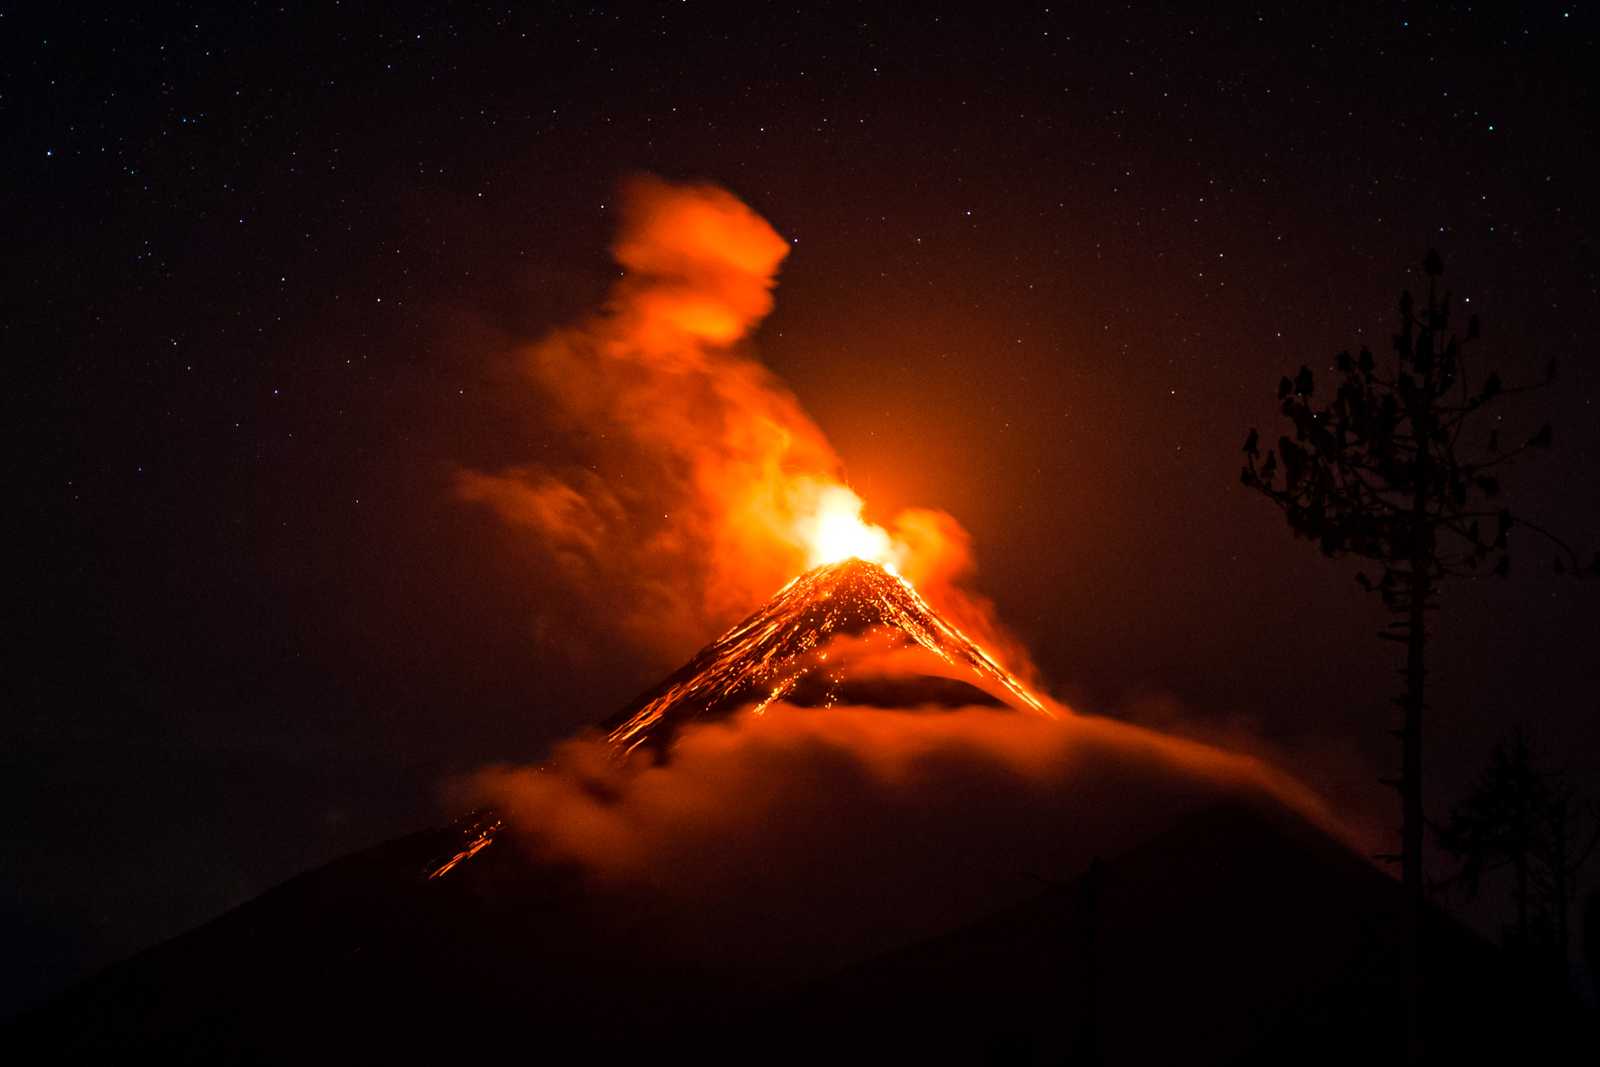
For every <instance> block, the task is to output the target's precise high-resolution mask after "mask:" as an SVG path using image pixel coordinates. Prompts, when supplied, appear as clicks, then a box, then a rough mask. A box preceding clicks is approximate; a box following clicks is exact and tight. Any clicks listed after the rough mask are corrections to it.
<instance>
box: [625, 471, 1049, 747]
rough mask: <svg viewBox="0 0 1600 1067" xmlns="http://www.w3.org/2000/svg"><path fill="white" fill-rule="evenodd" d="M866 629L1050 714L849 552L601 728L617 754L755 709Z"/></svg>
mask: <svg viewBox="0 0 1600 1067" xmlns="http://www.w3.org/2000/svg"><path fill="white" fill-rule="evenodd" d="M851 495H852V496H854V494H851ZM880 532H881V531H880ZM873 629H878V630H884V631H890V632H892V633H895V634H898V635H899V636H900V637H901V638H902V639H903V640H906V641H907V642H908V643H911V644H914V645H916V646H920V647H921V648H923V649H926V650H927V651H929V652H932V653H933V654H934V655H935V656H937V657H938V658H939V659H940V660H941V661H943V662H944V663H946V664H948V665H949V666H951V667H953V668H957V669H959V670H961V671H964V672H967V673H969V674H970V676H972V677H974V678H976V679H978V680H980V681H981V682H983V683H984V684H985V685H986V686H987V687H988V688H990V689H991V690H994V691H996V695H997V696H998V697H999V702H1001V703H1004V704H1009V705H1010V706H1012V707H1014V708H1016V709H1018V710H1024V711H1030V712H1036V713H1038V714H1041V715H1046V716H1050V717H1052V718H1053V717H1055V716H1054V713H1053V712H1052V711H1050V710H1049V709H1048V708H1047V707H1046V706H1045V704H1044V703H1043V702H1042V701H1040V700H1039V698H1038V697H1036V696H1034V695H1033V694H1032V693H1031V692H1029V691H1028V689H1027V687H1026V686H1024V685H1023V684H1022V682H1020V681H1019V680H1018V679H1017V678H1015V677H1014V676H1013V675H1012V674H1011V673H1010V672H1009V671H1007V670H1006V669H1005V668H1004V667H1002V666H1000V665H999V664H998V663H997V662H995V660H994V658H993V657H992V656H990V655H989V654H988V653H987V652H985V651H984V650H983V649H982V648H981V647H980V646H979V645H978V644H977V643H976V642H974V641H973V640H972V639H971V638H969V637H968V636H967V635H966V634H964V633H962V632H961V630H959V629H958V628H957V627H955V626H954V625H952V624H951V623H949V622H947V621H946V620H945V619H944V618H942V617H941V616H940V615H939V613H938V612H936V611H935V610H934V609H933V608H932V607H930V606H929V605H928V603H927V601H925V600H923V599H922V597H921V595H919V594H918V593H917V591H916V588H915V587H914V586H912V584H911V583H910V582H909V581H907V580H906V579H905V578H903V577H901V576H899V575H897V574H891V573H889V572H888V570H887V569H885V568H884V567H882V566H880V565H878V564H876V563H873V562H871V561H868V560H863V559H859V558H855V557H850V558H847V559H844V560H841V561H838V562H834V563H826V564H823V565H821V566H819V567H816V568H814V569H812V570H810V571H807V572H806V573H805V574H802V575H801V576H799V577H798V578H795V579H794V580H793V581H791V582H790V583H789V584H788V585H786V586H784V587H783V588H782V589H781V590H779V591H778V593H777V594H776V595H774V596H773V597H772V599H771V600H769V601H768V602H767V603H766V604H765V605H764V606H763V607H762V608H761V609H760V610H758V611H757V612H756V613H755V614H753V615H751V616H750V617H749V618H747V619H745V620H744V621H743V622H741V623H739V624H738V625H737V626H735V627H733V629H731V630H729V631H728V632H727V633H725V634H723V635H722V636H721V637H719V638H718V639H717V640H716V641H714V642H712V643H711V644H710V645H708V646H707V647H706V648H705V649H704V650H702V651H701V653H700V654H699V655H698V656H696V657H695V658H694V659H693V660H691V661H690V662H689V664H688V665H687V666H685V667H684V668H683V670H681V671H679V672H678V673H677V674H675V675H673V676H672V677H670V678H668V679H667V680H666V682H665V683H663V684H662V686H661V687H660V688H659V689H657V690H656V691H655V692H653V693H650V694H647V695H646V696H645V697H644V698H642V699H641V701H640V703H639V704H637V705H635V706H634V707H633V708H631V709H629V710H628V711H627V712H625V713H624V714H623V716H622V717H621V718H620V720H619V721H615V722H614V723H613V725H612V726H611V728H610V730H609V732H608V734H607V736H608V738H609V740H610V741H611V743H612V744H613V745H615V746H617V748H618V749H619V750H620V751H622V752H624V753H627V752H631V751H633V750H634V749H635V748H638V747H639V746H640V745H643V744H646V743H650V744H654V745H661V744H663V743H664V742H665V741H666V739H667V738H668V737H669V736H670V734H671V732H672V731H673V730H675V729H676V728H677V727H678V726H680V725H681V724H682V721H685V720H694V719H700V718H702V717H704V716H706V715H711V714H716V713H717V711H718V709H722V710H726V709H728V708H729V707H731V706H736V705H741V704H742V705H746V706H753V707H754V709H755V710H756V712H757V713H759V712H761V711H764V710H765V709H766V707H767V706H768V705H770V704H772V703H773V702H774V701H777V700H781V699H783V698H784V697H785V696H787V695H788V694H789V693H791V692H792V691H794V690H795V689H796V688H797V687H798V686H800V685H802V684H804V683H805V682H807V681H809V680H810V678H809V676H811V675H813V674H815V673H817V672H819V671H823V670H825V668H824V666H823V665H824V663H825V662H826V660H827V643H828V642H829V640H830V639H832V638H833V637H835V636H837V635H846V634H857V633H862V632H865V631H869V630H873ZM826 702H831V697H830V698H829V699H828V701H826Z"/></svg>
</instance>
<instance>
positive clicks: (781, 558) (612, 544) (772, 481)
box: [455, 177, 1031, 676]
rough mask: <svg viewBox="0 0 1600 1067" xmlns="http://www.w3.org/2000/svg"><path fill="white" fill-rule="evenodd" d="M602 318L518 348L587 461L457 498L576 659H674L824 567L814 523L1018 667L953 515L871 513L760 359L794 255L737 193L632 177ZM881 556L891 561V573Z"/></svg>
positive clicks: (483, 480) (484, 478) (469, 479)
mask: <svg viewBox="0 0 1600 1067" xmlns="http://www.w3.org/2000/svg"><path fill="white" fill-rule="evenodd" d="M621 202H622V211H621V227H620V232H619V234H618V236H617V238H616V241H615V243H614V245H613V247H612V250H611V251H612V255H613V256H614V258H615V259H616V261H617V263H618V264H619V265H620V266H621V268H622V276H621V278H620V279H619V280H618V281H617V283H616V284H615V285H614V287H613V289H612V291H611V294H610V297H609V299H608V300H607V302H606V304H605V306H604V307H603V308H602V309H600V310H599V311H597V312H596V313H594V314H593V315H591V316H589V317H587V318H585V319H584V320H582V321H580V322H577V323H574V324H572V325H569V326H564V327H561V328H559V329H556V330H554V331H552V332H551V333H549V334H548V335H547V336H545V337H544V338H542V339H541V340H539V341H537V342H535V343H533V344H531V345H530V346H529V347H528V348H527V350H526V351H525V352H524V353H522V354H521V356H520V362H521V365H522V366H523V367H524V368H525V370H526V374H527V380H528V382H529V384H530V387H531V392H530V398H529V399H530V403H531V404H536V405H537V407H538V410H539V411H540V412H541V413H542V414H543V416H544V417H545V418H546V419H547V420H552V421H553V422H554V424H555V425H556V426H557V427H558V428H561V429H566V430H570V431H571V433H570V436H571V439H572V440H573V441H574V442H575V443H576V442H581V443H582V448H583V454H582V455H581V456H580V457H579V461H578V462H577V463H575V464H572V465H570V466H565V467H552V466H549V465H546V464H542V463H540V462H537V461H530V462H528V463H525V464H521V465H517V466H514V467H510V468H505V469H499V470H492V471H485V470H472V469H467V470H461V471H459V472H457V475H456V479H455V490H456V492H457V494H458V495H459V496H460V497H461V498H463V499H465V500H467V501H472V502H475V503H478V504H482V505H485V506H487V507H489V508H491V509H492V510H493V511H494V512H495V513H496V514H498V515H499V516H500V517H501V518H502V519H503V520H505V521H506V522H508V523H510V524H512V525H513V526H515V527H517V528H518V529H521V530H525V531H527V532H528V534H530V535H531V537H532V539H533V541H534V543H535V547H536V551H537V554H538V556H539V557H540V558H541V559H542V560H544V561H545V562H546V563H547V564H548V568H547V570H548V573H549V577H550V578H551V579H552V580H553V582H554V583H556V586H557V588H559V589H561V590H562V591H564V592H565V593H566V594H568V595H567V596H565V597H564V598H563V610H564V612H565V613H566V616H567V617H566V618H565V619H564V620H563V621H564V622H567V623H569V624H570V626H571V629H572V631H573V642H572V643H573V644H574V645H575V646H581V645H582V644H583V643H584V642H585V641H587V640H590V639H592V634H593V633H594V632H603V633H604V634H606V636H607V638H608V639H609V640H620V641H622V642H624V643H626V645H627V647H629V648H630V649H632V650H634V651H636V652H638V653H641V654H644V655H646V656H647V657H648V658H650V659H652V660H655V661H659V662H660V663H663V664H665V663H670V662H672V661H673V660H675V659H677V658H681V657H682V656H684V655H686V654H687V653H688V652H690V651H692V650H693V649H694V648H697V647H699V646H700V645H701V644H703V643H704V642H705V640H706V639H707V638H708V637H709V636H711V635H713V634H716V633H719V632H721V630H722V629H724V628H725V627H726V626H727V625H729V624H730V623H732V622H734V621H735V620H737V619H738V618H740V617H742V616H743V615H744V614H746V613H747V612H749V611H750V610H751V609H752V608H753V607H755V606H756V605H758V604H760V603H761V602H762V601H764V600H765V599H766V598H767V597H769V596H770V595H772V594H773V593H774V592H776V591H777V590H778V589H779V588H780V587H781V586H783V584H784V583H785V582H787V581H789V580H790V579H791V578H793V577H794V576H795V575H797V574H799V573H801V572H802V571H803V570H805V569H807V567H808V566H810V565H811V564H812V563H814V562H817V560H816V558H815V553H814V541H815V539H816V536H817V531H818V529H819V528H821V527H826V526H830V525H837V524H838V523H839V522H840V521H843V522H844V523H846V524H853V525H854V526H855V527H857V528H858V529H859V530H860V531H861V533H862V535H863V536H864V538H865V539H866V540H867V541H869V542H872V543H877V544H882V545H883V546H884V551H885V553H886V554H887V555H888V556H890V557H892V565H893V566H895V567H896V568H897V569H898V570H899V572H900V573H901V574H902V575H904V576H905V577H907V578H909V579H910V580H911V581H912V582H914V583H915V584H916V585H917V586H918V589H919V591H921V592H922V594H923V595H924V597H926V598H927V599H928V600H929V601H930V602H931V603H933V604H934V605H935V606H936V607H937V608H938V609H939V610H940V611H942V612H943V613H945V614H946V615H947V617H949V618H950V619H951V620H952V621H953V622H955V623H956V625H958V626H960V627H962V628H963V629H964V630H966V631H967V632H968V633H969V634H971V635H972V636H973V637H975V638H977V639H979V640H980V641H981V642H982V643H984V644H985V645H986V646H988V647H989V649H990V651H991V652H992V653H994V654H995V655H997V656H999V657H1000V658H1001V659H1002V660H1004V661H1006V665H1007V666H1008V667H1010V668H1011V669H1012V670H1013V671H1014V672H1017V673H1020V674H1023V675H1024V676H1026V675H1028V674H1030V673H1031V668H1030V667H1029V666H1028V664H1027V661H1026V656H1025V653H1024V652H1023V650H1022V648H1021V647H1020V645H1018V644H1017V643H1016V642H1015V641H1012V640H1010V639H1009V638H1008V637H1006V636H1005V634H1004V633H1003V632H1002V631H1001V630H1000V628H999V627H998V626H996V625H995V624H994V617H993V613H992V611H990V610H989V605H988V604H987V602H986V601H984V600H983V599H981V598H979V597H977V596H974V595H972V594H970V593H968V592H965V591H964V590H963V589H962V588H961V587H960V585H959V583H960V582H961V581H962V579H964V578H965V577H966V576H967V575H968V574H969V573H970V571H971V569H972V555H971V552H970V545H969V540H968V537H967V535H966V532H965V531H964V530H963V529H962V528H961V526H960V524H959V523H957V522H956V520H955V519H954V518H952V517H951V516H949V515H948V514H946V513H944V512H941V511H937V510H933V509H922V508H916V509H908V510H906V511H904V512H902V513H901V514H899V515H898V516H896V517H895V518H894V520H893V521H892V522H891V523H889V526H888V529H887V530H885V529H882V528H879V527H876V526H873V525H872V524H870V523H865V522H864V521H863V520H862V519H861V510H862V506H863V505H862V501H861V499H860V498H859V497H858V496H856V495H855V493H854V492H853V491H851V490H850V489H849V487H848V486H847V485H846V484H845V480H844V473H843V471H844V465H843V463H842V462H841V460H840V458H839V456H838V454H837V453H836V452H835V451H834V450H833V447H832V446H831V445H830V444H829V442H828V440H827V437H826V436H825V435H824V434H823V432H822V430H821V429H820V428H819V427H818V426H817V424H816V423H815V422H814V421H812V419H811V418H810V416H809V415H807V414H806V412H805V411H804V409H803V408H802V407H801V405H800V403H799V401H798V400H797V399H796V398H795V396H794V395H793V394H792V393H791V392H790V391H789V390H788V389H786V388H785V387H784V386H783V385H782V383H781V382H779V381H778V380H777V379H776V378H775V377H774V376H773V375H772V374H771V372H770V371H768V370H767V369H766V368H765V367H764V366H763V365H762V364H761V363H759V362H758V361H757V360H756V359H755V358H753V357H752V356H751V355H750V354H749V351H748V342H747V339H748V338H749V336H750V334H751V332H752V331H753V330H754V329H755V328H756V326H757V325H758V324H759V323H760V321H761V320H762V319H763V318H764V317H765V316H766V315H767V314H768V312H770V311H771V310H772V306H773V292H772V290H773V286H774V285H775V283H776V278H777V272H778V268H779V266H780V265H781V264H782V262H783V260H784V258H785V257H786V256H787V255H788V253H789V245H788V243H787V242H786V241H785V240H784V239H783V238H782V237H780V236H779V235H778V233H777V232H776V231H775V230H774V229H773V228H772V227H771V226H770V225H768V223H767V222H766V221H765V220H764V219H762V218H761V217H760V216H759V215H757V214H756V213H755V212H754V211H752V210H751V209H750V208H749V207H747V206H746V205H745V204H743V203H742V202H740V201H739V200H738V199H737V198H735V197H734V196H733V195H732V194H730V193H728V192H727V191H725V190H723V189H720V188H717V187H714V186H709V185H695V184H690V185H679V184H669V183H667V182H664V181H662V180H660V179H657V178H653V177H641V178H637V179H634V180H632V181H630V182H627V183H625V185H624V188H623V190H622V197H621ZM886 562H887V561H886Z"/></svg>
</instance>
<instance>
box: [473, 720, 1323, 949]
mask: <svg viewBox="0 0 1600 1067" xmlns="http://www.w3.org/2000/svg"><path fill="white" fill-rule="evenodd" d="M472 789H473V791H474V793H475V799H477V800H479V801H482V802H487V803H490V804H492V805H494V806H495V807H496V808H498V809H499V810H501V811H502V812H504V813H505V814H506V815H507V816H508V817H509V818H510V820H511V822H512V825H514V826H515V827H517V828H518V833H519V841H520V843H521V844H522V845H523V847H526V848H529V849H531V850H532V851H533V852H534V854H535V855H536V856H537V858H538V859H540V860H542V861H546V862H549V863H552V864H555V865H558V866H574V867H576V868H577V869H579V870H581V871H582V872H583V874H584V877H585V878H586V879H588V881H589V883H590V885H591V886H592V889H593V891H594V892H596V893H598V894H602V895H613V896H618V897H628V896H630V895H632V896H634V897H638V896H641V895H642V896H646V897H648V899H650V900H651V901H652V902H653V903H652V907H653V908H654V918H653V921H652V926H651V935H650V936H651V938H652V941H653V942H654V947H655V948H656V949H658V950H668V951H674V952H676V953H677V954H679V955H683V956H687V957H689V958H691V959H699V960H700V961H701V962H705V963H708V964H712V965H720V966H728V965H732V966H741V965H755V964H760V965H761V966H763V967H773V966H779V967H783V968H796V967H797V968H802V969H803V968H809V967H814V966H826V965H831V964H837V963H839V962H840V961H843V960H846V959H849V958H852V957H857V956H860V955H863V954H865V953H868V952H872V951H876V950H882V949H887V948H889V947H891V946H892V945H894V944H897V943H904V942H907V941H909V940H912V939H914V938H917V937H920V936H926V935H928V934H931V933H933V932H936V931H938V930H940V929H944V928H948V927H949V926H951V925H953V924H955V923H958V922H960V921H961V920H962V919H965V918H971V917H973V916H976V915H980V914H983V913H985V912H988V911H991V910H993V909H994V908H996V907H999V906H1002V905H1004V904H1006V903H1008V902H1011V901H1015V900H1017V899H1020V898H1022V897H1024V896H1028V895H1031V894H1036V893H1038V892H1039V891H1040V890H1041V888H1042V887H1043V884H1044V883H1047V882H1051V881H1056V880H1062V881H1065V880H1067V879H1070V878H1072V877H1074V876H1076V875H1077V874H1079V873H1081V871H1082V870H1083V869H1084V867H1085V866H1086V865H1087V864H1088V863H1089V862H1090V860H1091V859H1093V858H1094V857H1095V856H1097V855H1101V856H1111V855H1114V854H1116V853H1118V852H1120V851H1122V850H1124V849H1127V848H1129V847H1131V846H1133V845H1135V844H1136V843H1138V842H1139V841H1141V840H1145V839H1147V838H1148V837H1150V836H1151V835H1152V834H1155V833H1157V832H1159V831H1160V830H1161V829H1163V828H1165V827H1166V826H1168V825H1170V824H1172V823H1173V822H1175V821H1176V820H1177V819H1179V818H1180V817H1182V816H1183V815H1184V814H1185V813H1191V812H1193V811H1195V810H1197V809H1199V808H1202V807H1205V806H1207V805H1209V804H1212V803H1215V802H1218V801H1222V800H1225V799H1232V800H1235V801H1243V802H1246V803H1258V804H1262V805H1266V806H1269V807H1272V808H1275V809H1281V808H1282V807H1284V806H1287V807H1288V808H1290V809H1291V810H1295V811H1298V812H1299V813H1300V814H1301V815H1302V816H1304V817H1305V818H1306V819H1308V820H1310V821H1313V822H1320V823H1322V824H1323V825H1328V821H1327V818H1326V814H1325V812H1324V811H1323V809H1322V807H1321V805H1320V804H1319V802H1318V801H1317V800H1316V798H1315V797H1314V796H1312V795H1311V794H1310V793H1309V792H1307V791H1306V790H1305V789H1304V788H1302V787H1300V786H1298V785H1296V784H1295V783H1294V782H1293V781H1292V780H1290V779H1288V778H1287V777H1285V776H1284V775H1282V774H1280V773H1278V772H1276V771H1274V770H1272V769H1271V768H1269V767H1268V766H1267V765H1265V764H1262V763H1260V762H1258V761H1255V760H1253V759H1250V758H1248V757H1243V756H1237V755H1232V754H1229V753H1225V752H1222V751H1221V750H1218V749H1214V748H1210V747H1208V746H1205V745H1201V744H1198V743H1195V742H1190V741H1181V740H1175V739H1173V738H1170V737H1167V736H1164V735H1161V734H1157V733H1153V732H1150V731H1147V730H1143V729H1140V728H1138V727H1133V726H1128V725H1125V724H1121V723H1117V722H1114V721H1111V720H1106V719H1097V718H1091V717H1085V716H1074V715H1069V716H1067V717H1066V718H1064V719H1060V720H1052V719H1048V718H1045V717H1042V716H1036V715H1031V714H1026V713H1021V712H1013V711H1008V710H996V709H992V708H972V709H961V710H954V711H940V712H934V711H909V710H906V711H885V710H883V709H881V708H854V707H836V708H831V709H826V710H822V709H807V708H799V707H790V706H785V705H781V704H775V705H772V706H771V707H769V708H767V709H766V711H765V713H764V714H762V715H756V714H754V713H751V712H745V713H743V714H741V715H738V716H735V717H734V718H732V719H730V720H727V721H725V722H722V723H718V724H710V725H700V726H696V727H692V728H690V729H688V730H687V731H685V732H684V733H683V734H682V735H681V736H680V737H679V739H678V741H677V743H676V744H675V745H674V747H673V749H672V752H671V758H670V760H669V761H667V762H654V761H651V760H650V759H649V758H648V757H646V756H644V755H642V754H636V756H635V758H634V759H632V760H630V761H629V762H628V763H627V764H625V765H623V764H619V763H618V762H617V761H616V759H615V754H614V752H613V750H612V749H611V748H610V747H609V746H608V745H606V744H605V743H604V742H603V741H600V740H585V739H580V740H576V741H572V742H569V743H568V744H566V745H565V746H563V747H561V748H560V749H558V750H557V752H556V753H555V754H554V756H553V758H552V759H551V760H550V761H549V762H548V763H547V764H546V765H544V766H543V767H541V768H538V769H534V768H514V767H499V768H493V769H490V770H487V771H484V772H482V773H480V774H479V775H478V776H477V777H476V779H475V780H474V781H473V783H472Z"/></svg>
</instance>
